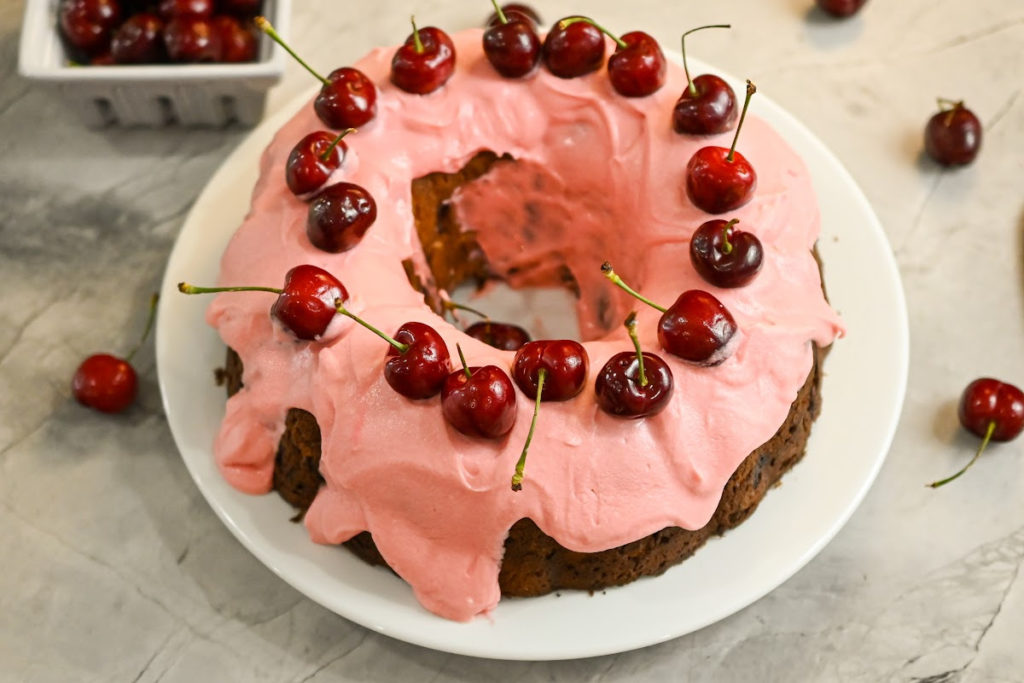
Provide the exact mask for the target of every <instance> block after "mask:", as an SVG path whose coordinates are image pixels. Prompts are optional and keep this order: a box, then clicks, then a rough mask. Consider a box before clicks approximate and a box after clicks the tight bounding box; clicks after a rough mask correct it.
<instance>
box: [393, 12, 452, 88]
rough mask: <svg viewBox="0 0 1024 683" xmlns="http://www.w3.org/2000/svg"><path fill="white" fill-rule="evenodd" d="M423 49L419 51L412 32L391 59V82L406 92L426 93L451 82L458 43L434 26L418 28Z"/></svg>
mask: <svg viewBox="0 0 1024 683" xmlns="http://www.w3.org/2000/svg"><path fill="white" fill-rule="evenodd" d="M418 33H419V36H420V42H421V43H422V44H423V51H422V52H417V51H416V44H415V40H414V38H413V35H412V34H409V37H408V38H406V39H405V44H404V45H402V46H401V47H400V48H398V49H397V50H396V51H395V56H394V57H393V58H392V59H391V82H392V83H394V84H395V85H397V86H398V87H399V88H401V89H402V90H404V91H406V92H410V93H413V94H415V95H426V94H427V93H431V92H434V91H435V90H437V89H438V88H440V87H441V86H442V85H444V84H445V83H447V82H448V79H449V78H451V77H452V74H453V73H455V45H454V43H452V39H451V38H449V37H448V34H447V33H445V32H444V31H442V30H441V29H439V28H436V27H434V26H428V27H426V28H421V29H419V31H418Z"/></svg>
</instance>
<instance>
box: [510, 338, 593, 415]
mask: <svg viewBox="0 0 1024 683" xmlns="http://www.w3.org/2000/svg"><path fill="white" fill-rule="evenodd" d="M589 366H590V358H589V357H588V356H587V350H586V349H584V348H583V345H582V344H580V343H579V342H577V341H572V340H571V339H559V340H543V341H535V342H529V343H527V344H524V345H523V347H522V348H520V349H519V351H517V352H516V357H515V360H513V361H512V379H514V380H515V382H516V385H517V386H518V387H519V389H520V390H521V391H522V392H523V393H524V394H526V395H527V396H528V397H529V398H536V397H537V384H538V379H539V375H540V372H541V371H542V370H543V371H544V373H545V380H544V388H543V390H542V396H541V400H542V401H565V400H568V399H570V398H573V397H574V396H576V395H577V394H579V393H580V392H581V391H583V386H584V385H585V384H586V383H587V370H588V368H589Z"/></svg>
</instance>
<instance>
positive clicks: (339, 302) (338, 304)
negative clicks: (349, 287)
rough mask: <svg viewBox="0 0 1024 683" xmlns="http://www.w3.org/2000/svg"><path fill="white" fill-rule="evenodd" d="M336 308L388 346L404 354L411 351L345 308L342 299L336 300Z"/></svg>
mask: <svg viewBox="0 0 1024 683" xmlns="http://www.w3.org/2000/svg"><path fill="white" fill-rule="evenodd" d="M334 308H335V309H337V311H338V313H340V314H341V315H343V316H346V317H348V318H352V320H355V321H356V322H357V323H359V324H360V325H362V326H363V327H365V328H366V329H368V330H369V331H370V332H373V333H374V334H375V335H377V336H378V337H380V338H381V339H383V340H384V341H386V342H387V343H388V344H391V345H392V346H394V347H395V348H396V349H398V350H399V351H401V352H402V353H405V352H406V351H408V350H409V345H408V344H403V343H402V342H400V341H398V340H397V339H395V338H393V337H390V336H388V335H387V334H385V333H384V332H381V331H380V330H378V329H377V328H376V327H374V326H373V325H371V324H370V323H368V322H366V321H365V320H363V319H362V318H360V317H359V316H358V315H356V314H355V313H353V312H352V311H350V310H348V309H347V308H345V304H344V302H342V300H341V299H335V300H334Z"/></svg>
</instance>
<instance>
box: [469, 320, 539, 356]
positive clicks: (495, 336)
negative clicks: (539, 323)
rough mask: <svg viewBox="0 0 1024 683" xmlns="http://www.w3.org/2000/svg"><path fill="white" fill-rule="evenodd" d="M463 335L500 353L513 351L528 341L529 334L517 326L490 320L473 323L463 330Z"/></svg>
mask: <svg viewBox="0 0 1024 683" xmlns="http://www.w3.org/2000/svg"><path fill="white" fill-rule="evenodd" d="M465 333H466V334H468V335H469V336H470V337H472V338H473V339H479V340H480V341H482V342H483V343H484V344H487V345H488V346H493V347H494V348H496V349H501V350H502V351H515V350H516V349H518V348H520V347H521V346H522V345H523V344H525V343H527V342H528V341H530V334H529V333H528V332H527V331H526V330H524V329H523V328H521V327H519V326H518V325H513V324H511V323H496V322H492V321H490V320H481V321H480V322H478V323H473V324H472V325H470V326H469V327H467V328H466V329H465Z"/></svg>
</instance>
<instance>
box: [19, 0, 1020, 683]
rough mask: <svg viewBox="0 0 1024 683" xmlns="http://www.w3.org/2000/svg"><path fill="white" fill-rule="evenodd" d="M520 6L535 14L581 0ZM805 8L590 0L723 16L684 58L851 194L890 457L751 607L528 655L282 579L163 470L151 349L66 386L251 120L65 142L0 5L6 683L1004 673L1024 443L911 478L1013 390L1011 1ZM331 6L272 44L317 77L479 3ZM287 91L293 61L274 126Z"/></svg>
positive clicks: (781, 2)
mask: <svg viewBox="0 0 1024 683" xmlns="http://www.w3.org/2000/svg"><path fill="white" fill-rule="evenodd" d="M537 4H538V5H539V6H541V9H542V10H543V13H544V15H545V17H546V18H548V19H553V18H555V17H557V16H562V15H565V14H570V13H573V12H574V10H579V9H581V5H580V3H576V4H575V5H574V4H573V3H570V2H567V1H565V0H550V1H546V2H543V3H537ZM810 4H811V2H810V0H776V1H774V2H763V1H762V0H734V1H733V2H730V3H695V2H694V3H668V2H654V1H653V0H651V1H647V0H642V1H639V2H635V3H625V2H613V1H611V0H591V1H590V2H587V3H585V5H586V7H585V9H586V11H587V12H589V13H591V14H593V15H594V16H598V17H600V18H601V19H603V20H604V23H606V24H608V25H611V26H615V27H623V28H632V27H638V28H644V29H647V30H650V29H652V28H653V29H654V30H653V31H652V33H654V35H655V36H656V37H657V38H658V39H659V40H661V41H662V43H663V44H665V45H670V46H674V45H675V44H676V41H677V39H678V33H679V32H680V30H681V29H684V28H687V27H692V26H697V25H701V24H707V23H718V22H723V21H724V22H731V23H732V24H733V25H734V29H733V30H732V31H729V32H717V33H716V34H715V35H714V38H711V37H710V36H705V38H704V39H701V40H699V41H696V40H695V41H694V44H693V48H692V49H693V51H694V53H695V54H697V55H699V56H700V57H701V58H703V59H705V60H707V61H709V62H711V63H712V64H715V65H718V66H720V67H721V68H722V69H724V70H727V71H729V72H732V73H735V74H740V75H749V76H750V77H751V78H753V79H754V80H755V81H756V82H757V83H758V86H759V88H760V89H761V90H762V91H763V92H766V93H770V94H771V96H772V97H773V98H774V99H775V100H776V101H778V102H779V103H781V104H782V105H783V106H785V107H786V108H788V109H789V110H790V111H791V112H792V113H794V114H795V115H796V116H797V117H798V118H800V119H801V120H802V121H803V122H804V123H805V124H806V125H807V126H808V127H809V128H810V129H811V130H812V131H814V132H815V133H816V134H817V135H818V136H820V137H821V139H822V140H823V141H824V142H825V143H826V144H827V145H828V146H829V147H830V148H831V149H832V150H833V151H834V152H835V153H836V154H837V155H838V157H839V158H840V159H841V160H842V162H843V163H844V164H845V165H846V167H847V168H848V169H849V170H850V172H851V173H852V175H853V176H854V177H855V178H856V180H857V182H858V183H859V184H860V185H861V187H862V188H863V189H864V191H865V193H866V194H867V196H868V198H869V199H870V201H871V203H872V205H873V206H874V208H875V210H876V212H877V213H878V215H879V217H880V218H881V220H882V223H883V225H884V226H885V229H886V232H887V234H888V237H889V240H890V242H891V244H892V246H893V249H894V251H895V255H896V258H897V261H898V263H899V267H900V271H901V274H902V277H903V282H904V285H905V287H906V293H907V299H908V308H909V319H910V330H911V356H910V377H909V388H908V394H907V399H906V404H905V407H904V411H903V417H902V420H901V423H900V427H899V430H898V432H897V434H896V438H895V441H894V444H893V446H892V450H891V452H890V454H889V458H888V460H887V462H886V464H885V466H884V468H883V470H882V471H881V474H880V475H879V478H878V480H877V482H876V483H875V485H874V487H873V488H872V490H871V491H870V493H869V494H868V496H867V498H866V499H865V501H864V502H863V504H862V505H861V507H860V508H859V510H858V511H857V512H856V513H855V514H854V516H853V518H852V519H851V520H850V522H849V523H848V524H847V525H846V527H845V528H844V529H843V530H842V531H841V532H840V533H839V535H838V536H837V537H836V538H835V540H833V541H832V542H831V543H830V544H829V545H828V546H827V547H826V548H825V549H824V550H823V551H822V552H821V554H820V555H818V556H817V557H816V558H815V559H814V560H813V561H812V562H811V563H810V564H809V565H807V567H806V568H804V569H803V570H801V571H800V572H799V573H798V574H796V575H795V576H794V577H793V578H792V579H790V580H789V581H787V582H786V583H785V584H783V585H782V586H781V587H779V588H778V589H776V590H775V591H773V592H772V593H770V594H769V595H768V596H766V597H765V598H763V599H761V600H760V601H758V602H756V603H755V604H753V605H751V606H749V607H747V608H746V609H744V610H742V611H740V612H739V613H737V614H735V615H733V616H732V617H729V618H727V619H725V620H723V621H721V622H719V623H717V624H714V625H712V626H709V627H707V628H705V629H703V630H701V631H699V632H696V633H693V634H690V635H688V636H685V637H682V638H678V639H676V640H672V641H669V642H667V643H664V644H661V645H656V646H653V647H649V648H646V649H643V650H639V651H634V652H628V653H623V654H619V655H614V656H606V657H598V658H593V659H585V660H578V661H567V662H547V663H528V662H499V661H489V660H481V659H472V658H468V657H461V656H456V655H449V654H445V653H439V652H433V651H429V650H425V649H422V648H419V647H416V646H412V645H408V644H405V643H402V642H398V641H396V640H392V639H390V638H388V637H385V636H381V635H377V634H375V633H371V632H369V631H367V630H365V629H363V628H362V627H359V626H356V625H354V624H352V623H350V622H348V621H346V620H345V619H342V618H341V617H338V616H336V615H334V614H333V613H331V612H329V611H327V610H325V609H323V608H321V607H320V606H318V605H317V604H315V603H313V602H311V601H310V600H308V599H306V598H304V597H303V596H302V595H300V594H299V593H297V592H296V591H295V590H294V589H292V588H291V587H289V586H288V585H287V584H285V583H284V582H282V581H281V580H279V579H278V578H276V577H275V576H274V575H273V574H272V573H271V572H270V571H269V570H268V569H266V568H265V567H264V566H263V565H262V564H260V562H258V561H257V560H256V559H255V558H254V557H253V556H252V555H250V554H249V553H248V552H247V551H246V550H245V549H243V548H242V546H241V545H239V543H238V542H236V541H235V539H234V538H233V537H232V536H231V534H230V533H229V532H228V531H227V529H226V528H225V527H224V526H223V525H222V524H221V522H220V521H219V520H218V519H217V518H216V517H215V515H214V514H213V512H212V511H211V509H210V508H209V506H208V505H207V503H206V502H205V500H204V499H203V498H202V496H201V495H200V493H199V491H198V490H197V489H196V487H195V485H194V484H193V482H192V480H191V479H190V477H189V475H188V473H187V472H186V470H185V468H184V466H183V464H182V461H181V459H180V457H179V454H178V452H177V450H176V449H175V446H174V443H173V442H172V440H171V436H170V433H169V431H168V428H167V423H166V420H165V417H164V414H163V408H162V406H161V402H160V396H159V391H158V388H157V378H156V372H155V367H154V359H153V350H152V345H151V344H150V345H147V346H146V347H144V348H143V349H142V351H141V352H140V354H139V355H138V356H137V357H136V360H137V363H136V365H137V367H138V369H139V371H140V379H141V387H140V395H139V400H138V402H137V405H135V406H134V407H132V408H131V409H130V410H128V411H127V412H126V413H125V414H123V415H121V416H117V417H105V416H100V415H98V414H95V413H92V412H90V411H87V410H85V409H83V408H82V407H81V406H79V405H78V404H77V403H76V402H75V401H74V400H73V399H72V398H71V395H70V389H69V380H70V377H71V375H72V373H73V371H74V369H75V367H76V366H77V365H78V363H79V362H80V361H81V360H82V359H83V358H84V357H85V356H86V355H88V354H90V353H92V352H95V351H100V350H110V351H115V352H117V351H124V350H125V349H126V348H128V347H129V346H130V345H131V343H132V342H131V340H132V339H134V338H135V336H136V335H137V334H138V331H139V329H140V327H141V319H142V317H143V311H144V309H145V305H146V301H147V299H148V297H149V293H150V292H151V291H155V290H156V289H157V288H158V284H159V281H160V278H161V275H162V271H163V266H164V263H165V261H166V259H167V257H168V254H169V252H170V249H171V247H172V245H173V244H174V240H175V237H176V235H177V233H178V231H179V229H180V228H181V225H182V221H183V220H184V217H185V215H186V214H187V212H188V210H189V208H190V206H191V205H192V203H193V202H194V200H195V198H196V196H197V194H198V193H199V192H200V190H201V189H202V188H203V186H204V185H205V183H206V182H207V180H208V179H209V178H210V176H211V175H212V174H213V172H214V171H215V170H216V168H217V166H218V164H220V163H221V161H222V160H223V159H224V158H225V156H226V155H227V154H228V153H229V152H230V151H231V150H232V149H233V148H234V147H235V146H236V145H237V144H238V143H239V142H240V141H241V140H242V139H243V138H244V136H245V135H246V131H245V130H242V129H229V130H182V129H174V128H172V129H164V130H149V129H132V130H124V129H117V128H112V129H104V130H90V129H87V128H85V127H83V126H82V125H81V124H80V122H79V120H78V118H77V116H76V114H75V112H74V111H71V110H70V109H69V107H68V106H67V105H66V104H65V103H64V102H63V101H62V100H61V99H60V98H59V97H57V96H56V95H55V94H54V93H53V92H51V91H48V90H44V89H42V88H39V87H37V86H35V85H33V84H30V83H28V82H26V81H24V80H22V79H21V78H20V77H19V76H18V75H17V50H18V45H19V36H18V32H19V27H20V22H21V17H22V13H23V10H24V6H23V2H21V0H0V84H2V87H0V291H3V293H4V296H2V297H0V557H2V558H3V561H2V562H3V570H2V571H0V680H3V681H8V680H9V681H63V680H76V681H149V682H152V681H194V680H216V681H263V680H267V681H295V682H298V681H317V682H321V681H335V680H337V681H342V680H353V681H392V680H432V681H456V680H459V681H462V680H466V681H488V680H503V681H505V680H517V681H541V680H581V681H601V680H643V681H662V680H664V681H669V680H673V681H674V680H688V681H698V680H700V681H703V680H715V681H746V680H765V681H770V680H780V681H782V680H785V681H792V680H813V681H820V680H844V681H879V680H886V681H890V680H891V681H930V682H932V683H939V682H947V681H1019V680H1022V678H1024V673H1022V672H1024V654H1021V652H1022V650H1021V649H1020V643H1019V640H1020V633H1021V632H1022V630H1024V579H1020V578H1019V577H1018V574H1019V571H1020V568H1021V566H1022V563H1024V457H1022V456H1024V439H1019V440H1017V441H1015V442H1011V443H1008V444H1003V445H998V446H996V447H993V448H992V449H991V452H990V453H988V454H987V455H986V456H985V457H984V458H983V460H982V461H981V462H979V464H978V466H977V467H976V468H975V469H974V470H972V471H971V472H970V474H969V476H965V477H963V478H962V479H960V480H959V481H957V482H956V483H955V484H954V485H950V486H949V487H947V488H944V489H941V490H939V491H932V490H930V489H926V488H925V487H924V486H923V485H922V484H924V483H925V482H927V481H930V480H932V479H934V478H937V477H940V476H943V475H945V474H948V473H950V472H952V471H954V470H956V469H957V468H958V467H959V466H960V465H961V464H962V463H963V462H964V461H965V460H966V459H967V458H968V457H969V456H970V454H971V453H972V452H973V449H974V448H975V446H976V443H977V442H976V440H975V439H974V438H973V437H970V436H969V435H966V434H965V433H964V432H963V431H962V430H961V429H960V428H959V427H958V424H957V420H956V416H955V405H956V400H957V398H958V396H959V394H960V392H961V390H962V389H963V387H964V386H965V385H966V383H967V382H968V381H970V380H971V379H973V378H975V377H977V376H983V375H991V376H996V377H1000V378H1003V379H1005V380H1007V381H1011V382H1014V383H1016V384H1018V385H1024V201H1022V198H1024V180H1022V179H1024V157H1022V155H1021V151H1022V150H1024V97H1022V96H1021V94H1022V86H1021V80H1020V71H1021V67H1022V66H1024V5H1022V4H1021V3H1020V0H977V1H976V2H971V3H963V2H951V1H939V2H937V1H935V0H899V2H896V1H895V0H870V1H869V2H868V4H867V6H866V8H865V9H864V11H863V12H862V13H861V14H860V15H859V16H858V17H856V18H854V19H852V20H849V21H846V22H832V21H827V20H825V19H824V18H823V17H822V16H820V15H819V14H818V13H817V12H816V11H815V12H811V11H809V5H810ZM340 7H341V5H340V4H339V3H335V2H330V1H329V0H301V2H296V3H295V7H294V9H293V16H292V31H291V35H292V36H295V37H297V38H296V42H300V41H301V45H302V51H303V52H304V53H306V54H307V55H308V56H309V59H310V61H311V62H313V63H315V64H335V63H338V64H341V63H346V62H348V61H351V60H354V59H355V58H357V57H358V56H360V55H361V54H363V53H364V52H365V51H367V50H368V49H370V48H371V47H374V46H376V45H382V44H391V43H394V42H397V41H398V40H399V39H401V38H404V36H405V35H406V34H407V32H408V24H407V18H408V15H409V13H410V11H415V12H416V13H417V15H418V16H420V17H423V18H424V19H427V18H428V17H429V21H430V23H436V24H439V25H442V26H445V27H448V28H452V29H457V28H463V27H468V26H472V25H476V24H478V22H479V21H480V20H481V19H482V16H483V15H485V14H487V9H488V8H487V4H486V3H485V2H483V1H481V2H478V3H467V2H464V1H462V2H455V0H424V1H421V2H411V3H410V2H408V1H407V0H406V1H402V2H399V1H397V0H380V1H379V2H376V3H373V4H372V9H370V7H371V6H362V7H359V8H356V9H351V10H342V9H340ZM309 86H310V81H309V79H308V76H306V75H304V73H303V72H302V71H301V70H300V68H299V67H298V66H297V65H295V64H290V65H289V67H288V70H287V73H286V77H285V80H284V82H283V83H282V84H281V85H280V86H278V87H277V88H275V89H274V90H273V91H272V92H271V95H270V98H269V100H268V113H272V112H274V111H277V110H279V109H280V108H281V107H283V106H285V105H286V104H287V103H288V102H289V101H290V100H291V99H292V98H293V96H295V95H296V94H297V93H299V92H301V91H303V90H305V89H308V88H309ZM938 95H941V96H945V97H953V98H964V99H965V100H967V102H968V103H969V105H970V107H971V108H972V109H973V110H974V111H975V112H977V114H978V115H979V117H980V118H981V120H982V122H983V124H984V126H985V142H984V148H983V150H982V152H981V155H980V157H979V158H978V160H977V161H976V163H974V164H973V165H972V166H971V167H969V168H966V169H962V170H954V171H947V170H941V169H940V168H938V167H937V166H935V165H934V164H932V163H931V162H929V161H927V160H924V159H922V158H921V133H922V129H923V125H924V122H925V121H926V120H927V118H928V117H929V116H930V114H931V113H932V111H933V109H934V106H935V97H936V96H938ZM870 276H871V274H870V273H869V272H866V273H865V277H870ZM877 334H879V335H883V336H884V335H885V330H878V331H877ZM864 400H865V401H870V400H871V396H870V395H866V396H864ZM214 568H216V569H217V571H214ZM227 577H230V578H227Z"/></svg>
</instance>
